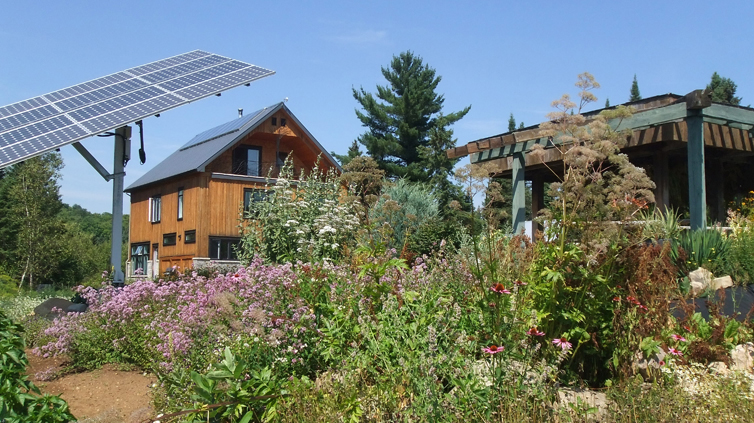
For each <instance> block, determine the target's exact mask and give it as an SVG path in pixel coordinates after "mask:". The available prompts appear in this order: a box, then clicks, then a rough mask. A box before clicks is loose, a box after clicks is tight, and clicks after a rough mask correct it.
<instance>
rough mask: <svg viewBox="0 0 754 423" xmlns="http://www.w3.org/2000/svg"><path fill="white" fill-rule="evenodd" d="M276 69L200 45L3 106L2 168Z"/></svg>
mask: <svg viewBox="0 0 754 423" xmlns="http://www.w3.org/2000/svg"><path fill="white" fill-rule="evenodd" d="M274 73H275V72H274V71H271V70H269V69H265V68H261V67H259V66H255V65H251V64H248V63H245V62H241V61H238V60H233V59H230V58H228V57H224V56H220V55H217V54H212V53H208V52H205V51H201V50H196V51H192V52H189V53H185V54H181V55H178V56H175V57H170V58H167V59H164V60H159V61H157V62H153V63H148V64H146V65H142V66H138V67H135V68H131V69H127V70H125V71H122V72H117V73H114V74H112V75H107V76H104V77H102V78H97V79H94V80H92V81H88V82H84V83H82V84H78V85H74V86H72V87H68V88H64V89H62V90H58V91H55V92H52V93H49V94H45V95H42V96H38V97H34V98H31V99H29V100H24V101H20V102H18V103H14V104H10V105H8V106H5V107H0V168H2V167H5V166H9V165H11V164H13V163H16V162H19V161H22V160H26V159H28V158H31V157H34V156H36V155H39V154H42V153H44V152H47V151H50V150H52V149H55V148H59V147H62V146H64V145H66V144H70V143H73V142H76V141H78V140H80V139H82V138H86V137H89V136H92V135H96V134H98V133H101V132H105V131H108V130H111V129H115V128H118V127H121V126H123V125H127V124H129V123H132V122H136V121H138V120H141V119H143V118H146V117H149V116H152V115H155V114H158V113H161V112H164V111H165V110H168V109H172V108H173V107H177V106H180V105H183V104H186V103H189V102H191V101H194V100H198V99H200V98H203V97H207V96H210V95H214V94H217V93H220V92H222V91H225V90H228V89H230V88H233V87H237V86H239V85H244V84H248V83H250V82H252V81H255V80H257V79H260V78H264V77H266V76H270V75H272V74H274Z"/></svg>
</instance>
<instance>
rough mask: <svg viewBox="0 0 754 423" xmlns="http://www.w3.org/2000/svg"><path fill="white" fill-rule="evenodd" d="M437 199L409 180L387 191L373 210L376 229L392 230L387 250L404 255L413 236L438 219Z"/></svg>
mask: <svg viewBox="0 0 754 423" xmlns="http://www.w3.org/2000/svg"><path fill="white" fill-rule="evenodd" d="M438 213H439V211H438V202H437V198H436V197H435V196H434V195H433V194H432V192H431V191H430V190H429V189H428V188H426V187H424V186H422V185H420V184H415V183H411V182H409V181H407V180H405V179H399V180H398V181H397V182H396V183H395V184H392V185H390V186H388V187H387V188H383V190H382V196H381V197H380V199H379V200H378V201H377V203H376V204H375V205H374V206H373V207H372V208H371V209H370V210H369V219H370V221H371V222H372V223H373V224H375V225H380V226H387V227H389V228H390V229H391V235H392V236H390V237H387V248H394V249H396V250H398V251H401V250H402V249H403V247H404V245H405V243H406V242H407V240H408V238H409V237H410V236H411V234H413V233H415V232H416V231H417V230H418V228H419V227H420V226H422V224H424V223H426V222H428V221H429V220H431V219H433V218H436V217H437V216H438Z"/></svg>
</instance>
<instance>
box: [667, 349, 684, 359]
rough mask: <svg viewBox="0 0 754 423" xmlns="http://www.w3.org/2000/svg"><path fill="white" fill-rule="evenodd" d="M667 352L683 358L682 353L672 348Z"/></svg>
mask: <svg viewBox="0 0 754 423" xmlns="http://www.w3.org/2000/svg"><path fill="white" fill-rule="evenodd" d="M668 352H669V353H671V354H673V355H676V356H678V357H683V353H682V352H680V351H678V350H677V349H675V348H673V347H670V348H668Z"/></svg>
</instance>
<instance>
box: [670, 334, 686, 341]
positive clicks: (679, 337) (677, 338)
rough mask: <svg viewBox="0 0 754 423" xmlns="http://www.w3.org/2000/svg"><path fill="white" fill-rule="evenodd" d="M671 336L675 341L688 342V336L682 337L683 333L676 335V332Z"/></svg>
mask: <svg viewBox="0 0 754 423" xmlns="http://www.w3.org/2000/svg"><path fill="white" fill-rule="evenodd" d="M670 337H671V338H673V340H674V341H681V342H686V338H684V337H682V336H681V335H676V334H675V333H674V334H672V335H670Z"/></svg>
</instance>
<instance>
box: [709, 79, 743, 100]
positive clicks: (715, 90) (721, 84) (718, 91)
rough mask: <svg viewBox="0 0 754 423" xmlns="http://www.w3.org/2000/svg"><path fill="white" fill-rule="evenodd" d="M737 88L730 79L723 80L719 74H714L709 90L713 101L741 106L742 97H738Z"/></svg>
mask: <svg viewBox="0 0 754 423" xmlns="http://www.w3.org/2000/svg"><path fill="white" fill-rule="evenodd" d="M737 88H738V86H737V85H736V83H735V82H733V81H732V80H731V79H730V78H723V77H722V76H720V75H719V74H718V73H717V72H715V73H713V74H712V79H711V80H710V83H709V84H708V85H707V90H709V91H711V94H712V101H716V102H718V103H725V104H732V105H734V106H738V105H739V104H741V97H736V89H737Z"/></svg>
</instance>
